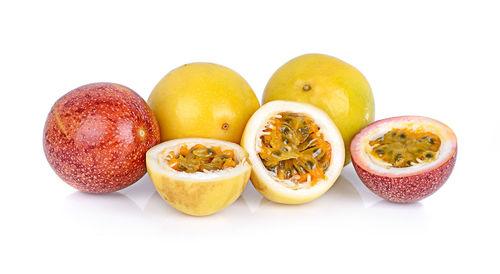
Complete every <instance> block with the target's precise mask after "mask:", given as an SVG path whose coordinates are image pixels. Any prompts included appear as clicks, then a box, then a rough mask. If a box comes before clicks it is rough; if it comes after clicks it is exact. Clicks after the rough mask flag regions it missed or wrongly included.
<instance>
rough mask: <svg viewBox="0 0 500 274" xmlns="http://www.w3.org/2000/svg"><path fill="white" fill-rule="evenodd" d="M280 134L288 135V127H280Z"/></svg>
mask: <svg viewBox="0 0 500 274" xmlns="http://www.w3.org/2000/svg"><path fill="white" fill-rule="evenodd" d="M281 133H283V134H285V135H288V134H289V133H290V129H289V128H288V127H281Z"/></svg>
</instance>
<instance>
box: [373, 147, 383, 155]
mask: <svg viewBox="0 0 500 274" xmlns="http://www.w3.org/2000/svg"><path fill="white" fill-rule="evenodd" d="M375 153H378V154H384V150H383V149H381V148H379V149H377V150H375Z"/></svg>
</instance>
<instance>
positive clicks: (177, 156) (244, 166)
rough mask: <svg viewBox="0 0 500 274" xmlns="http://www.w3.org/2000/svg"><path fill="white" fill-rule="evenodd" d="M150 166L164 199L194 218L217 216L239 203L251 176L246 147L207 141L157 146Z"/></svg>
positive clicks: (148, 160)
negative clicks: (222, 210) (215, 214)
mask: <svg viewBox="0 0 500 274" xmlns="http://www.w3.org/2000/svg"><path fill="white" fill-rule="evenodd" d="M146 165H147V168H148V173H149V176H150V177H151V180H152V181H153V184H154V186H155V188H156V190H157V191H158V193H159V194H160V195H161V196H162V197H163V199H164V200H165V201H167V202H168V203H169V204H170V205H172V206H173V207H174V208H176V209H178V210H180V211H182V212H184V213H186V214H189V215H194V216H205V215H210V214H213V213H215V212H217V211H219V210H221V209H223V208H225V207H227V206H228V205H230V204H232V203H233V202H234V201H236V199H237V198H238V197H239V196H240V195H241V193H242V192H243V189H245V186H246V184H247V182H248V180H249V178H250V172H251V166H250V163H249V162H248V153H247V152H246V151H245V150H244V149H243V148H242V147H240V146H239V145H237V144H235V143H231V142H226V141H221V140H215V139H206V138H185V139H176V140H171V141H167V142H164V143H161V144H159V145H156V146H154V147H153V148H151V149H150V150H149V151H148V152H147V154H146Z"/></svg>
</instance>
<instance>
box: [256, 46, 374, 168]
mask: <svg viewBox="0 0 500 274" xmlns="http://www.w3.org/2000/svg"><path fill="white" fill-rule="evenodd" d="M273 100H289V101H297V102H303V103H309V104H312V105H314V106H316V107H319V108H320V109H322V110H323V111H325V112H326V113H328V115H329V116H330V118H331V119H332V120H333V121H334V122H335V125H336V126H337V127H338V129H339V130H340V133H341V134H342V138H343V139H344V144H345V151H346V161H345V165H347V164H348V163H349V162H350V159H351V157H350V154H349V144H350V143H351V140H352V138H353V137H354V135H355V134H356V133H357V132H359V131H360V130H361V129H363V128H364V127H365V126H367V125H368V124H369V123H371V122H373V120H374V117H375V106H374V101H373V94H372V90H371V88H370V85H369V84H368V81H367V80H366V78H365V77H364V76H363V74H361V72H359V70H357V69H356V68H355V67H353V66H351V65H349V64H347V63H345V62H343V61H342V60H339V59H337V58H335V57H331V56H328V55H324V54H306V55H302V56H299V57H297V58H294V59H292V60H291V61H289V62H287V63H286V64H284V65H283V66H281V67H280V68H279V69H278V70H277V71H276V72H275V73H274V74H273V76H272V77H271V79H269V82H268V83H267V86H266V89H265V90H264V95H263V98H262V103H263V104H264V103H267V102H269V101H273Z"/></svg>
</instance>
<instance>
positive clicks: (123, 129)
mask: <svg viewBox="0 0 500 274" xmlns="http://www.w3.org/2000/svg"><path fill="white" fill-rule="evenodd" d="M159 141H160V133H159V128H158V122H157V121H156V119H155V117H154V115H153V112H152V111H151V109H150V108H149V106H148V105H147V104H146V102H145V101H144V100H143V99H142V97H140V96H139V95H138V94H137V93H135V92H134V91H133V90H131V89H129V88H127V87H125V86H122V85H119V84H114V83H92V84H87V85H84V86H81V87H78V88H76V89H74V90H72V91H70V92H68V93H67V94H65V95H64V96H62V97H61V98H59V99H58V100H57V101H56V102H55V103H54V105H53V107H52V109H51V111H50V112H49V114H48V116H47V120H46V122H45V127H44V136H43V146H44V151H45V156H46V158H47V160H48V162H49V164H50V165H51V167H52V168H53V170H54V171H55V172H56V173H57V175H58V176H59V177H60V178H61V179H62V180H63V181H65V182H66V183H67V184H69V185H70V186H72V187H74V188H76V189H78V190H80V191H84V192H88V193H108V192H113V191H117V190H120V189H123V188H125V187H127V186H129V185H131V184H133V183H135V182H136V181H137V180H139V179H140V178H141V177H142V176H143V175H144V174H145V173H146V165H145V160H146V159H145V153H146V151H147V150H148V149H149V148H151V147H152V146H154V145H156V144H157V143H159Z"/></svg>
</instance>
